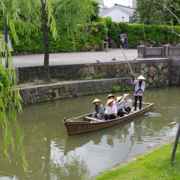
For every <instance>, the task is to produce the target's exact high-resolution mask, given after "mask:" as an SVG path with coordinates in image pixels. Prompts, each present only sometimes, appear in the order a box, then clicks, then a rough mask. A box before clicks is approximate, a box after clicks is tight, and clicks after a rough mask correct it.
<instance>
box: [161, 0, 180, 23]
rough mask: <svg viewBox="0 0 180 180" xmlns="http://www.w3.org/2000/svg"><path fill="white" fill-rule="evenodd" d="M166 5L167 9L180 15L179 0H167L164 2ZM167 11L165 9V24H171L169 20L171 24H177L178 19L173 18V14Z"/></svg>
mask: <svg viewBox="0 0 180 180" xmlns="http://www.w3.org/2000/svg"><path fill="white" fill-rule="evenodd" d="M166 6H167V7H169V10H170V11H171V12H172V13H173V14H174V15H176V16H177V17H180V0H174V1H172V0H168V1H167V3H166ZM172 13H169V11H167V10H166V11H165V21H166V23H167V24H171V21H172V22H173V25H178V20H177V18H175V16H174V15H173V14H172Z"/></svg>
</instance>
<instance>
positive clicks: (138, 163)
mask: <svg viewBox="0 0 180 180" xmlns="http://www.w3.org/2000/svg"><path fill="white" fill-rule="evenodd" d="M173 145H174V143H171V144H169V145H166V146H162V147H160V148H158V149H156V150H155V151H154V152H152V153H149V154H146V155H144V156H141V157H138V158H137V160H135V161H133V162H131V163H129V164H127V165H126V166H123V167H121V168H118V169H116V170H113V171H109V172H107V173H105V174H103V175H101V176H99V177H98V178H97V179H96V180H126V179H128V180H176V179H177V180H180V143H179V144H178V147H177V151H176V156H175V160H174V162H173V163H170V157H171V153H172V149H173Z"/></svg>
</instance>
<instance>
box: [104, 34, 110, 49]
mask: <svg viewBox="0 0 180 180" xmlns="http://www.w3.org/2000/svg"><path fill="white" fill-rule="evenodd" d="M104 44H105V48H106V52H108V48H109V36H106V38H105V39H104Z"/></svg>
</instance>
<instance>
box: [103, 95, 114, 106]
mask: <svg viewBox="0 0 180 180" xmlns="http://www.w3.org/2000/svg"><path fill="white" fill-rule="evenodd" d="M107 99H113V100H114V101H113V104H114V105H116V101H115V95H114V94H109V95H108V96H107ZM107 102H108V101H107ZM106 107H107V103H106V105H105V107H104V108H106Z"/></svg>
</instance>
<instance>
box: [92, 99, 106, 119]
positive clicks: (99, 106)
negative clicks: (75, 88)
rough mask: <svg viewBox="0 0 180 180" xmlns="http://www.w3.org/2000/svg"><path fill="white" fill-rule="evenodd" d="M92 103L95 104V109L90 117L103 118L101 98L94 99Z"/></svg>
mask: <svg viewBox="0 0 180 180" xmlns="http://www.w3.org/2000/svg"><path fill="white" fill-rule="evenodd" d="M92 103H93V104H95V111H94V112H93V114H92V117H93V118H97V119H104V107H103V105H102V104H101V100H99V99H95V100H94V101H93V102H92Z"/></svg>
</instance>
